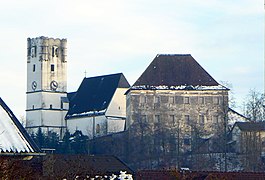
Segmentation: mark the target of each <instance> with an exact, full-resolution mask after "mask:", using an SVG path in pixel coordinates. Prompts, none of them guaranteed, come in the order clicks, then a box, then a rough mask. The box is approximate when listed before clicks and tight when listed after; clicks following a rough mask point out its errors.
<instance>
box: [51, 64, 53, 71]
mask: <svg viewBox="0 0 265 180" xmlns="http://www.w3.org/2000/svg"><path fill="white" fill-rule="evenodd" d="M51 72H54V64H51Z"/></svg>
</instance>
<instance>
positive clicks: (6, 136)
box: [0, 98, 40, 156]
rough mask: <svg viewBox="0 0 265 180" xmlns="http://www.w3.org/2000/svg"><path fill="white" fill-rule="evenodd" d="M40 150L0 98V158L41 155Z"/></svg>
mask: <svg viewBox="0 0 265 180" xmlns="http://www.w3.org/2000/svg"><path fill="white" fill-rule="evenodd" d="M39 152H40V149H39V148H38V146H37V145H36V144H35V142H34V141H33V140H32V139H31V137H30V136H29V135H28V133H27V132H26V130H25V129H24V128H23V126H22V125H21V123H20V122H19V120H18V119H17V118H16V116H15V115H14V114H13V112H12V111H11V110H10V109H9V107H8V106H7V105H6V104H5V103H4V101H3V100H2V99H1V98H0V156H1V155H8V154H14V153H16V154H17V153H19V154H20V155H27V154H29V153H30V154H31V153H39Z"/></svg>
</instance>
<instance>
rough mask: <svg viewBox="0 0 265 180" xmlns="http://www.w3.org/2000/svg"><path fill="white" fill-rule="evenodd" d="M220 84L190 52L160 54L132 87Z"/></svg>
mask: <svg viewBox="0 0 265 180" xmlns="http://www.w3.org/2000/svg"><path fill="white" fill-rule="evenodd" d="M218 85H219V83H218V82H217V81H215V80H214V78H212V77H211V75H210V74H208V73H207V71H205V70H204V69H203V68H202V67H201V66H200V64H199V63H198V62H197V61H196V60H195V59H194V58H193V57H192V56H191V55H190V54H169V55H168V54H167V55H166V54H159V55H157V56H156V57H155V59H154V60H153V61H152V63H151V64H150V65H149V66H148V67H147V69H146V70H145V71H144V72H143V74H142V75H141V76H140V77H139V78H138V80H137V81H136V82H135V83H134V85H133V87H132V88H133V89H137V87H143V86H145V87H151V86H152V87H154V86H156V87H157V86H160V87H161V86H164V87H172V86H218Z"/></svg>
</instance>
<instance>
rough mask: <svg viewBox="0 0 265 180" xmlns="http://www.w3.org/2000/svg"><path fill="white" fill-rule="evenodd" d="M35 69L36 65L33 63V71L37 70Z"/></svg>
mask: <svg viewBox="0 0 265 180" xmlns="http://www.w3.org/2000/svg"><path fill="white" fill-rule="evenodd" d="M35 71H36V65H35V64H33V72H35Z"/></svg>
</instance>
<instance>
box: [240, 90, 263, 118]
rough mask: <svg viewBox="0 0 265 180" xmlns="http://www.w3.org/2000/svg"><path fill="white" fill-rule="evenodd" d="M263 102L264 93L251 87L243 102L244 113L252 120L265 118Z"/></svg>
mask: <svg viewBox="0 0 265 180" xmlns="http://www.w3.org/2000/svg"><path fill="white" fill-rule="evenodd" d="M264 104H265V97H264V94H262V93H260V92H258V91H256V90H253V89H251V90H250V91H249V94H248V95H247V97H246V101H245V102H244V104H243V107H244V115H245V116H246V117H248V118H249V119H250V120H251V121H254V122H256V121H263V120H264V119H265V112H264Z"/></svg>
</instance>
